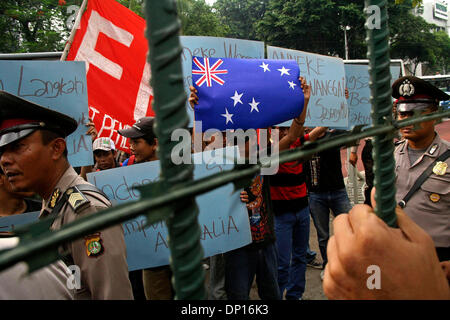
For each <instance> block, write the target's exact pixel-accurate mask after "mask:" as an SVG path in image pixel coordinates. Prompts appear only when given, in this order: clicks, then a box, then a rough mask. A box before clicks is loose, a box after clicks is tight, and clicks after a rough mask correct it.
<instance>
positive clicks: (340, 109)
mask: <svg viewBox="0 0 450 320" xmlns="http://www.w3.org/2000/svg"><path fill="white" fill-rule="evenodd" d="M267 58H268V59H287V60H295V61H296V62H297V64H298V65H299V67H300V76H302V77H305V78H306V80H307V82H308V84H310V86H311V98H310V100H309V104H308V112H307V115H306V121H305V125H306V126H310V127H316V126H327V127H334V128H342V127H347V126H348V106H347V101H346V99H345V72H344V62H343V60H342V59H340V58H335V57H328V56H324V55H320V54H314V53H309V52H303V51H297V50H291V49H284V48H278V47H272V46H267ZM290 123H291V121H287V122H284V123H282V124H280V125H282V126H289V125H290Z"/></svg>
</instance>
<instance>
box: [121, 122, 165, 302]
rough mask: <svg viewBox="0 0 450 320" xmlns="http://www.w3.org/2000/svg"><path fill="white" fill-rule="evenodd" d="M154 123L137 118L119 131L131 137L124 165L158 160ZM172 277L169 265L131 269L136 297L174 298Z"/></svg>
mask: <svg viewBox="0 0 450 320" xmlns="http://www.w3.org/2000/svg"><path fill="white" fill-rule="evenodd" d="M153 123H154V118H153V117H144V118H140V119H139V120H137V121H136V123H135V124H133V126H132V127H131V128H128V129H121V130H118V131H117V132H118V133H119V134H120V135H122V136H124V137H126V138H129V139H130V140H129V142H130V150H131V153H132V155H131V156H130V157H129V158H128V159H127V160H125V161H124V162H123V164H122V166H130V165H133V164H135V163H143V162H147V161H154V160H158V155H157V154H156V149H157V147H158V140H157V139H156V136H155V133H154V132H153ZM171 277H172V271H171V269H170V266H168V265H167V266H161V267H155V268H148V269H144V270H136V271H131V272H130V280H131V282H132V285H133V291H134V293H135V296H136V299H137V300H140V299H143V298H144V297H143V296H142V293H144V295H145V298H147V299H148V300H171V299H173V298H174V290H173V287H172V284H171Z"/></svg>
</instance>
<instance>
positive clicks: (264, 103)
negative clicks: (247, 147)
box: [192, 57, 304, 131]
mask: <svg viewBox="0 0 450 320" xmlns="http://www.w3.org/2000/svg"><path fill="white" fill-rule="evenodd" d="M299 76H300V70H299V67H298V64H297V63H296V62H295V61H294V60H268V59H228V58H200V57H194V58H193V60H192V82H193V85H194V87H195V88H196V89H197V90H198V93H197V95H198V105H196V106H195V121H202V130H203V131H205V130H208V129H211V128H213V129H218V130H221V131H223V130H226V129H239V128H240V129H244V130H245V129H250V128H252V129H261V128H267V127H269V126H273V125H277V124H280V123H282V122H284V121H287V120H290V119H293V118H295V117H297V116H298V115H299V114H300V113H301V112H302V110H303V101H304V97H303V91H302V89H301V88H300V81H299V79H298V78H299Z"/></svg>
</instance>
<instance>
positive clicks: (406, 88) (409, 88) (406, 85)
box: [398, 79, 416, 97]
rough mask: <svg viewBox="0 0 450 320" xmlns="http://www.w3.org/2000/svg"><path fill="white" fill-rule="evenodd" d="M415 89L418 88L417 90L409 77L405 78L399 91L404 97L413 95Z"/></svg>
mask: <svg viewBox="0 0 450 320" xmlns="http://www.w3.org/2000/svg"><path fill="white" fill-rule="evenodd" d="M415 91H416V90H415V88H414V86H413V84H412V83H411V81H409V80H408V79H405V81H403V83H402V84H401V85H400V87H399V89H398V92H399V93H400V95H401V96H403V97H405V96H412V95H413V94H414V92H415Z"/></svg>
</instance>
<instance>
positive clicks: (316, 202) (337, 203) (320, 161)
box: [305, 130, 351, 277]
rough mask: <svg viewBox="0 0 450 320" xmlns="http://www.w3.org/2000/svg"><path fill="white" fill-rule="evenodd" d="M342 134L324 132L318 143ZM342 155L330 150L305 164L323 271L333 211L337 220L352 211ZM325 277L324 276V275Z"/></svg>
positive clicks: (336, 149)
mask: <svg viewBox="0 0 450 320" xmlns="http://www.w3.org/2000/svg"><path fill="white" fill-rule="evenodd" d="M340 133H341V132H339V131H330V130H328V131H327V132H324V133H323V135H322V136H321V137H320V138H319V139H318V141H320V140H322V139H327V138H330V137H333V136H336V135H338V134H340ZM341 167H342V164H341V153H340V149H339V148H334V149H328V150H325V151H322V152H319V153H317V154H315V155H314V156H313V157H312V159H311V160H309V161H307V162H305V173H306V176H307V180H306V183H307V187H308V194H309V208H310V212H311V216H312V218H313V221H314V226H315V227H316V230H317V238H318V242H319V249H320V253H321V255H322V259H323V267H324V268H325V265H326V264H327V261H328V260H327V244H328V239H329V237H330V231H329V222H330V210H331V211H332V212H333V214H334V215H335V216H337V215H339V214H341V213H347V212H349V211H350V209H351V205H350V200H349V198H348V195H347V191H346V189H345V185H344V177H343V176H342V168H341ZM321 277H323V275H322V274H321Z"/></svg>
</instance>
